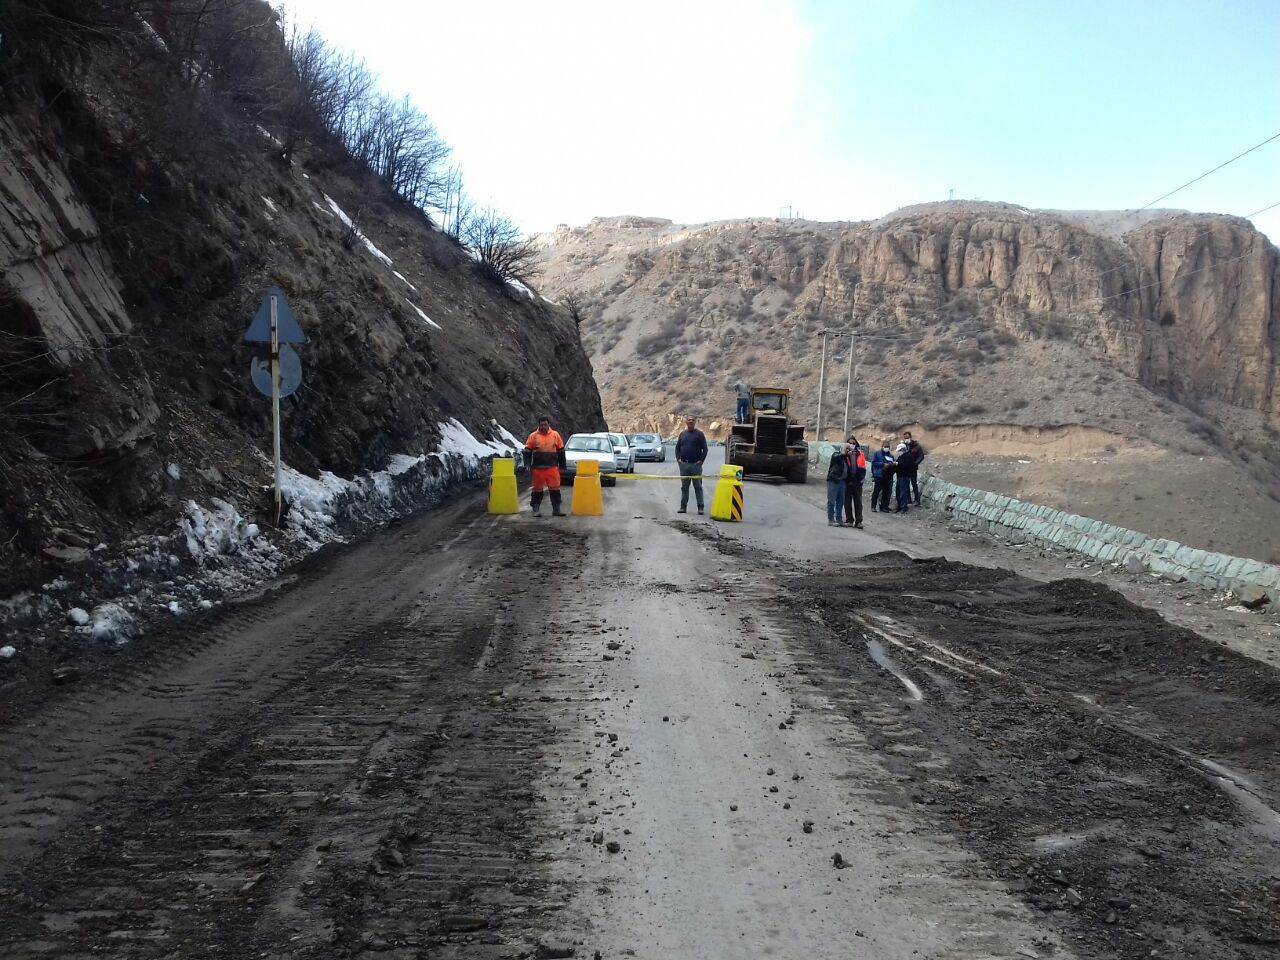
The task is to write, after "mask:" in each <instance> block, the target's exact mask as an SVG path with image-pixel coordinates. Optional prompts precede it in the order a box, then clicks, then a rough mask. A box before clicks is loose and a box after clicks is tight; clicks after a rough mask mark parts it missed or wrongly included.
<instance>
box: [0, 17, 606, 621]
mask: <svg viewBox="0 0 1280 960" xmlns="http://www.w3.org/2000/svg"><path fill="white" fill-rule="evenodd" d="M103 9H106V7H104V8H103ZM246 9H247V8H246ZM258 12H260V13H261V16H255V17H253V18H252V19H253V23H254V24H255V29H256V30H257V31H258V34H257V36H259V39H260V42H259V43H258V45H257V46H255V47H253V48H252V49H251V50H250V51H249V52H251V53H252V55H253V56H254V57H257V58H259V59H258V60H257V61H256V63H257V67H256V69H258V70H259V71H260V72H267V73H269V71H270V69H271V66H270V64H271V63H272V62H273V61H272V58H276V60H275V62H278V63H281V64H283V62H284V60H283V57H284V54H283V41H282V38H281V36H280V32H279V28H278V27H277V26H275V25H274V21H273V19H272V14H271V10H270V8H269V7H268V6H267V5H266V4H261V5H260V11H258ZM144 26H145V25H142V24H140V22H139V21H136V20H135V19H133V18H132V17H131V16H130V17H126V18H124V19H123V20H122V21H121V22H120V23H119V24H118V25H117V28H115V29H113V30H111V31H100V32H90V33H89V34H88V35H87V38H80V42H78V45H77V46H76V48H75V53H74V55H68V56H61V55H50V56H49V57H48V58H47V59H40V58H39V57H38V56H35V55H25V56H10V55H9V54H10V53H11V51H10V48H9V47H8V46H6V48H5V54H6V56H5V57H0V371H3V372H2V373H0V451H2V452H0V596H4V595H6V594H7V593H8V592H10V591H12V590H16V589H20V588H22V587H24V586H26V585H29V584H30V583H33V582H35V583H43V582H46V581H47V580H49V579H52V578H53V576H56V573H57V568H58V566H59V564H60V563H63V562H71V561H72V560H73V559H78V558H79V557H80V556H81V555H84V554H88V553H89V552H90V550H91V548H93V547H95V546H96V545H97V544H98V543H99V542H107V543H108V544H110V543H111V542H113V541H115V540H121V539H124V538H128V537H131V536H134V535H136V534H140V533H146V532H157V531H161V532H169V531H171V530H172V529H173V527H174V524H175V522H176V518H177V516H178V514H179V511H180V508H181V507H182V506H183V505H184V504H185V503H186V502H187V501H190V500H194V501H197V502H199V503H205V504H207V503H209V502H211V500H212V499H213V498H219V499H222V500H226V501H229V502H232V503H234V504H236V505H237V507H238V509H239V510H240V511H241V512H242V513H243V514H244V515H245V516H252V515H254V514H255V513H257V512H258V511H259V510H260V509H261V508H262V506H263V493H262V487H263V483H264V480H266V479H268V471H267V470H266V469H265V467H264V464H265V463H267V462H268V461H267V460H266V456H268V455H269V453H270V445H271V431H270V404H269V402H267V401H266V400H265V399H264V398H263V397H261V396H260V395H258V394H257V392H256V391H255V390H254V388H253V387H252V385H251V383H250V379H249V366H250V362H251V361H252V360H253V358H254V352H253V350H252V349H251V348H250V347H248V346H247V345H245V344H244V343H243V342H242V338H243V333H244V330H245V329H246V328H247V326H248V324H249V321H250V319H251V318H252V316H253V314H254V312H255V311H256V309H257V306H258V303H259V302H260V301H261V299H262V297H263V295H264V293H265V291H266V289H267V288H268V287H269V286H271V285H273V284H274V285H278V286H280V287H281V288H282V289H283V290H284V291H285V293H286V295H287V296H288V298H289V300H290V303H291V305H292V306H293V308H294V311H295V313H296V314H297V316H298V318H299V321H300V322H301V324H302V327H303V329H304V331H305V332H306V334H307V336H308V338H309V341H310V342H309V343H307V344H306V345H304V346H302V347H301V348H300V351H299V352H300V353H301V356H302V363H303V368H304V380H303V385H302V388H301V389H300V390H299V391H298V392H297V393H296V394H294V395H293V396H292V397H290V398H288V399H287V400H285V401H284V404H283V414H284V416H283V444H284V451H283V452H284V459H285V461H286V462H287V463H288V464H290V465H291V466H293V467H295V468H297V469H299V470H302V471H304V472H308V473H311V474H313V475H314V474H315V473H316V472H318V471H320V470H330V471H333V472H335V473H337V474H339V475H342V476H351V475H352V474H354V473H357V472H359V471H362V470H373V469H382V468H383V467H385V466H386V465H387V464H388V461H389V459H390V458H391V457H392V456H394V455H396V454H400V453H404V454H410V455H416V454H419V453H424V452H428V451H432V450H435V449H436V448H437V445H438V444H439V443H440V440H441V425H442V424H445V423H447V422H448V421H450V420H458V421H460V422H461V423H462V424H463V425H465V426H466V427H467V428H468V429H469V430H470V431H471V432H472V433H473V434H474V435H475V436H476V437H478V438H480V439H481V440H487V439H491V438H496V437H498V436H499V435H500V430H499V427H502V428H506V429H508V430H510V431H512V432H514V433H516V434H521V433H522V431H524V430H527V429H530V428H532V425H533V423H534V422H535V420H536V418H537V416H538V415H539V414H541V413H547V414H549V415H550V416H551V417H553V418H554V419H555V421H556V423H557V426H558V427H559V428H560V429H562V430H563V431H565V432H566V433H568V432H572V431H575V430H595V429H600V428H601V427H602V426H603V417H602V413H601V408H600V399H599V393H598V391H597V389H596V385H595V382H594V380H593V378H592V375H591V368H590V365H589V362H588V360H587V357H586V354H585V352H584V350H583V347H582V344H581V341H580V339H579V334H578V329H577V327H576V326H575V324H574V322H573V320H572V319H571V318H570V317H569V315H568V314H567V313H566V312H565V311H563V310H561V309H559V308H556V307H554V306H552V305H551V304H549V303H548V302H546V301H544V300H542V299H541V298H539V297H537V296H536V295H531V294H529V293H528V292H527V291H521V290H518V289H516V288H514V287H510V286H508V285H506V284H504V283H502V282H501V281H496V280H494V279H492V278H491V277H489V276H487V275H485V274H483V273H482V272H481V271H480V270H479V269H478V268H477V266H476V264H475V263H474V262H473V261H472V260H471V258H470V257H469V256H468V254H467V252H466V251H465V250H463V249H462V248H461V247H460V246H459V245H458V244H457V243H456V242H455V241H454V240H452V239H451V238H449V237H447V236H445V235H443V234H441V233H440V232H439V231H438V230H436V229H435V228H434V227H433V226H432V224H431V222H430V221H429V220H428V218H427V217H426V216H425V215H424V214H423V213H422V212H421V211H420V210H418V209H416V208H414V207H412V206H410V205H408V204H406V203H404V202H403V201H401V200H400V199H399V198H397V197H396V196H395V195H393V194H392V193H390V192H389V191H388V190H386V189H385V188H384V187H383V186H382V185H381V184H380V183H379V182H377V181H375V180H373V179H372V178H371V176H370V175H369V174H368V172H367V171H365V170H363V169H362V168H359V167H358V166H356V165H355V164H354V163H353V162H352V161H351V160H350V158H349V157H347V156H346V155H345V154H342V153H341V152H338V151H335V150H334V148H332V147H327V146H324V145H313V146H311V147H304V148H303V149H301V150H300V151H299V152H298V153H297V154H296V156H295V158H294V162H293V163H291V164H286V163H284V162H282V161H281V159H280V150H279V144H278V143H277V142H276V141H275V138H274V136H273V134H272V133H271V131H270V130H269V129H266V128H265V127H262V126H260V124H261V123H263V122H264V120H263V118H264V117H266V116H268V115H270V114H269V111H268V112H264V110H265V107H266V105H264V104H263V103H262V102H261V101H252V100H251V98H252V97H253V96H256V95H258V91H256V87H255V90H245V89H244V88H236V89H235V90H234V95H232V94H229V93H227V92H226V91H225V90H224V88H223V87H222V86H220V85H219V84H218V83H214V82H213V81H209V82H202V83H201V84H196V85H194V86H193V84H192V83H191V82H190V76H189V75H188V74H187V73H186V72H184V71H185V69H186V68H185V67H184V65H183V63H182V61H181V59H180V58H178V57H176V56H174V55H173V54H171V53H170V52H169V48H168V47H167V46H165V45H164V44H158V43H157V42H156V41H155V39H154V36H153V35H148V34H147V33H146V32H145V31H144V29H143V28H144ZM262 38H265V39H262ZM238 42H239V41H238ZM6 43H7V41H6ZM41 49H43V48H41V47H39V46H38V45H36V44H35V43H31V44H27V45H24V47H23V53H24V54H30V53H31V52H33V51H34V53H36V54H38V53H39V51H40V50H41ZM264 64H266V66H264ZM281 69H282V70H283V69H284V68H283V67H281ZM284 74H285V75H284V78H283V79H282V80H281V81H280V82H281V83H287V82H288V77H289V74H288V71H287V70H285V71H284ZM266 86H267V88H268V89H269V90H274V91H276V92H277V93H278V91H279V89H280V88H279V87H278V86H276V85H272V84H268V85H266ZM265 122H270V121H269V120H267V121H265ZM317 142H318V141H317ZM339 210H341V211H343V212H346V211H349V212H350V213H351V214H352V215H353V216H356V217H358V219H359V229H360V231H361V233H362V234H363V238H362V237H361V236H357V235H354V234H353V233H352V231H351V230H350V229H349V228H348V227H347V226H346V225H345V224H344V223H343V220H342V217H341V215H340V214H339ZM171 464H172V465H173V466H172V467H170V466H169V465H171ZM258 515H259V516H261V515H260V514H258ZM74 551H78V553H74V556H73V552H74ZM59 558H61V559H59Z"/></svg>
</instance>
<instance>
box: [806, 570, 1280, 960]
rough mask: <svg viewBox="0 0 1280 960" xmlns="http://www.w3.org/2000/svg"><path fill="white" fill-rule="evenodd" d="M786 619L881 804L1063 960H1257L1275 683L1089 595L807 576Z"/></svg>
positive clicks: (1272, 895)
mask: <svg viewBox="0 0 1280 960" xmlns="http://www.w3.org/2000/svg"><path fill="white" fill-rule="evenodd" d="M786 608H787V616H786V622H787V623H789V624H790V625H791V628H790V629H791V635H792V636H793V637H795V638H796V639H797V640H798V641H799V642H800V643H802V644H804V645H805V646H806V647H807V648H808V649H809V650H810V651H811V654H812V657H813V669H812V670H811V673H810V678H811V679H813V680H815V681H816V682H818V683H819V685H820V686H821V687H822V688H823V689H825V690H828V691H830V692H831V694H832V696H833V697H835V698H836V699H837V701H838V702H841V703H842V708H843V709H844V710H845V711H846V712H847V714H848V715H849V716H850V717H851V718H852V719H854V720H855V721H857V722H859V723H860V725H861V726H862V728H863V730H864V731H865V733H866V735H867V738H868V741H869V742H870V743H871V745H872V746H873V747H874V748H875V749H877V750H878V751H879V753H880V755H881V757H882V761H883V763H884V765H885V766H886V768H887V769H889V770H891V771H892V772H894V774H895V775H897V776H898V777H899V778H900V784H901V794H902V798H901V799H902V801H903V802H909V803H911V804H913V805H914V806H916V807H917V808H919V809H921V810H924V811H926V812H927V813H928V814H929V816H931V817H932V818H933V819H934V820H935V822H938V823H939V824H940V825H941V826H943V827H944V828H945V829H946V830H948V831H949V832H950V833H951V834H953V835H954V836H955V837H957V838H958V839H959V840H960V841H961V842H962V843H963V844H964V845H965V846H967V847H968V848H969V849H970V850H973V851H974V852H975V853H977V854H978V855H979V856H981V857H982V858H983V859H984V860H985V861H986V862H987V864H988V865H989V866H990V867H991V869H992V870H993V871H994V872H995V873H996V875H998V876H999V877H1000V878H1001V879H1002V880H1003V881H1004V882H1005V883H1007V884H1009V886H1010V888H1011V889H1013V890H1016V891H1018V892H1019V894H1020V896H1021V898H1022V899H1023V900H1024V902H1026V903H1027V904H1028V905H1029V906H1030V907H1032V908H1033V909H1034V910H1035V911H1036V912H1037V914H1038V915H1039V916H1041V917H1042V918H1043V920H1044V921H1047V922H1048V924H1049V925H1050V926H1051V927H1052V928H1054V929H1057V930H1058V931H1059V932H1061V933H1062V934H1063V935H1064V937H1069V938H1071V939H1073V940H1075V941H1076V942H1077V943H1078V944H1079V945H1080V946H1078V947H1077V949H1080V950H1082V951H1084V955H1090V956H1098V957H1153V956H1154V957H1194V958H1204V960H1209V958H1213V960H1221V958H1228V957H1231V958H1237V957H1238V958H1261V957H1264V956H1266V957H1270V956H1274V951H1275V944H1277V943H1280V816H1277V815H1276V813H1275V808H1276V791H1275V784H1276V783H1277V774H1278V773H1280V755H1278V754H1277V752H1276V750H1277V747H1276V745H1277V743H1280V729H1278V728H1277V719H1276V717H1275V711H1274V709H1271V708H1272V707H1273V705H1274V704H1275V703H1276V702H1277V699H1276V698H1277V696H1278V695H1280V675H1278V674H1277V672H1276V671H1274V670H1272V669H1271V668H1269V667H1267V666H1265V665H1263V664H1258V663H1254V662H1252V661H1248V660H1246V659H1245V658H1243V657H1239V656H1237V655H1234V654H1231V653H1230V652H1229V651H1227V650H1225V649H1223V648H1220V647H1216V646H1215V645H1213V644H1211V643H1209V642H1207V641H1205V640H1204V639H1203V638H1200V637H1198V636H1196V635H1195V634H1191V633H1189V632H1187V631H1183V630H1179V629H1177V628H1173V627H1171V626H1169V625H1167V624H1165V623H1164V622H1163V621H1162V620H1160V619H1159V618H1158V617H1157V616H1155V615H1153V614H1151V613H1149V612H1148V611H1144V610H1140V609H1138V608H1135V607H1132V606H1131V605H1130V604H1128V603H1127V602H1126V601H1124V600H1123V599H1122V598H1120V597H1119V596H1118V595H1115V594H1113V593H1111V592H1110V591H1107V590H1105V589H1103V588H1098V587H1096V586H1095V585H1092V584H1080V583H1078V582H1071V581H1067V582H1057V583H1052V584H1047V585H1046V584H1035V583H1032V582H1030V581H1026V580H1024V579H1022V578H1019V577H1017V576H1016V575H1014V574H1011V573H1009V572H1008V571H991V570H980V569H976V568H970V567H967V566H964V565H962V564H954V563H948V562H945V561H924V562H920V561H916V562H913V561H910V560H908V559H906V558H905V557H900V556H899V557H892V556H882V557H879V558H868V559H867V560H865V561H862V562H859V563H856V564H852V565H845V568H844V569H842V570H841V571H839V572H831V571H830V570H826V571H823V570H821V568H818V569H817V570H816V571H815V572H813V573H809V574H807V575H806V576H804V577H803V578H800V577H797V578H794V579H793V581H792V600H791V601H790V602H789V603H787V604H786ZM881 643H882V644H883V649H882V650H877V649H876V647H877V644H881ZM913 686H914V687H915V688H916V691H917V692H918V693H919V696H918V697H917V696H916V695H915V694H913V692H912V690H911V688H912V687H913ZM1215 759H1216V761H1218V762H1220V763H1222V764H1225V765H1226V766H1227V767H1229V768H1230V771H1229V772H1230V777H1226V778H1224V777H1223V775H1222V774H1223V771H1222V770H1221V769H1219V770H1214V769H1212V768H1211V767H1209V766H1206V765H1205V764H1204V763H1202V762H1201V761H1202V760H1208V761H1213V760H1215ZM1241 771H1243V772H1241ZM1232 778H1234V779H1232Z"/></svg>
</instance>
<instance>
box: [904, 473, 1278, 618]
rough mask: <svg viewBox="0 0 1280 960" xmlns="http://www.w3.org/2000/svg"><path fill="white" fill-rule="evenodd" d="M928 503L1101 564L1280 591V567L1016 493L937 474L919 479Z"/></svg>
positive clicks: (962, 520) (963, 522)
mask: <svg viewBox="0 0 1280 960" xmlns="http://www.w3.org/2000/svg"><path fill="white" fill-rule="evenodd" d="M920 497H921V500H922V502H923V503H924V505H925V506H927V507H929V508H931V509H934V510H937V511H939V512H941V513H945V514H946V515H947V516H948V517H949V518H950V519H951V520H952V521H953V522H955V523H957V524H959V525H960V526H962V527H966V528H967V529H970V530H978V531H981V532H984V533H992V534H995V535H997V536H999V537H1003V538H1004V539H1006V540H1008V541H1010V542H1012V543H1031V544H1035V545H1037V546H1041V547H1048V548H1054V549H1059V550H1069V551H1071V552H1073V553H1078V554H1080V555H1081V556H1085V557H1089V558H1090V559H1092V560H1097V561H1098V562H1100V563H1123V564H1125V565H1126V566H1128V567H1129V569H1131V570H1133V571H1134V572H1139V571H1141V570H1144V569H1145V570H1150V571H1151V572H1153V573H1158V574H1160V575H1162V576H1165V577H1169V578H1170V579H1178V578H1180V577H1181V578H1185V579H1186V580H1188V581H1190V582H1191V583H1196V584H1199V585H1201V586H1203V587H1206V588H1208V589H1210V590H1226V589H1231V590H1234V591H1235V592H1236V593H1239V592H1240V590H1241V589H1243V588H1244V587H1245V586H1248V585H1255V586H1258V587H1261V588H1262V589H1263V590H1265V591H1266V592H1267V593H1268V594H1270V595H1271V596H1272V597H1275V596H1276V595H1277V593H1280V566H1276V565H1274V564H1269V563H1262V562H1260V561H1257V560H1249V559H1247V558H1245V557H1233V556H1229V555H1228V554H1225V553H1214V552H1213V551H1211V550H1200V549H1198V548H1196V547H1189V546H1187V545H1186V544H1183V543H1178V542H1177V541H1175V540H1166V539H1162V538H1160V537H1149V536H1147V535H1146V534H1145V533H1139V532H1138V531H1137V530H1129V529H1128V528H1126V527H1117V526H1115V525H1114V524H1110V523H1106V522H1105V521H1102V520H1093V519H1091V518H1089V517H1082V516H1079V515H1078V514H1074V513H1067V512H1065V511H1063V510H1055V509H1054V508H1053V507H1046V506H1042V505H1040V504H1036V503H1027V502H1025V501H1023V500H1017V499H1015V498H1013V497H1006V496H1002V495H1001V494H997V493H990V492H988V491H986V490H976V489H974V488H972V487H962V486H959V485H957V484H954V483H948V482H947V481H945V480H943V479H941V478H940V477H936V476H922V477H921V478H920Z"/></svg>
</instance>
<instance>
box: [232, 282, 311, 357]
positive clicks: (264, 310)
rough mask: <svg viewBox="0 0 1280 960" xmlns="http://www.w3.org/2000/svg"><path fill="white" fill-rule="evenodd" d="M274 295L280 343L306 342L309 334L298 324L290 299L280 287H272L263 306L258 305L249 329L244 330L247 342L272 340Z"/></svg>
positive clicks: (263, 301) (268, 341) (277, 333)
mask: <svg viewBox="0 0 1280 960" xmlns="http://www.w3.org/2000/svg"><path fill="white" fill-rule="evenodd" d="M272 297H275V298H276V339H277V340H279V342H280V343H306V342H307V335H306V334H305V333H303V332H302V327H301V326H299V325H298V318H297V317H295V316H294V315H293V311H292V310H291V309H290V308H289V301H288V300H286V299H285V297H284V291H283V290H281V289H280V288H279V287H272V288H271V289H270V290H268V291H267V295H266V296H265V297H263V298H262V306H260V307H258V312H257V314H256V315H255V316H254V318H253V323H251V324H249V329H248V330H246V331H245V332H244V339H245V342H246V343H270V342H271V298H272Z"/></svg>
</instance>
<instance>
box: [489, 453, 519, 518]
mask: <svg viewBox="0 0 1280 960" xmlns="http://www.w3.org/2000/svg"><path fill="white" fill-rule="evenodd" d="M489 512H490V513H519V512H520V495H519V494H518V493H517V492H516V462H515V460H512V459H511V458H509V457H494V458H493V477H492V478H491V479H490V480H489Z"/></svg>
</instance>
